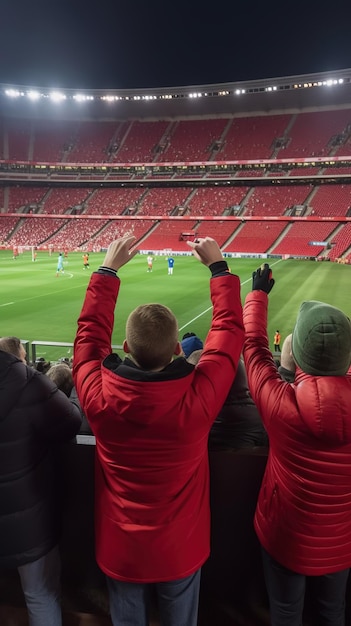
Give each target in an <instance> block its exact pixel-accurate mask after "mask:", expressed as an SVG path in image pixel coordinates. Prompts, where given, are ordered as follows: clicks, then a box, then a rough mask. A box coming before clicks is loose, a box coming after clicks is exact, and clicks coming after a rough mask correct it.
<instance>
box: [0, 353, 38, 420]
mask: <svg viewBox="0 0 351 626" xmlns="http://www.w3.org/2000/svg"><path fill="white" fill-rule="evenodd" d="M34 375H35V370H32V369H31V368H30V367H28V365H25V363H23V362H22V361H20V359H18V358H17V357H15V356H14V355H13V354H9V353H8V352H3V350H0V421H1V420H4V419H5V418H6V417H7V416H8V414H9V413H10V411H11V410H12V408H13V407H14V406H15V405H16V404H18V398H19V396H20V395H21V393H22V391H23V389H24V388H25V387H26V386H27V384H28V381H29V380H30V379H31V378H32V377H33V376H34Z"/></svg>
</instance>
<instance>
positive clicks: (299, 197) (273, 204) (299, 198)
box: [245, 185, 313, 217]
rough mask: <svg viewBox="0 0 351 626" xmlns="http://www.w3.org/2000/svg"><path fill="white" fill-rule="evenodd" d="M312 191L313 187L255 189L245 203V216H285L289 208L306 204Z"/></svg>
mask: <svg viewBox="0 0 351 626" xmlns="http://www.w3.org/2000/svg"><path fill="white" fill-rule="evenodd" d="M312 189H313V187H312V185H297V186H296V187H289V186H286V185H284V186H281V187H273V186H272V187H254V188H253V191H252V193H251V194H249V197H248V199H247V201H246V202H245V215H254V216H256V217H257V216H260V215H262V216H264V215H265V216H278V215H284V213H285V211H286V209H287V208H288V207H292V206H294V205H296V204H304V202H305V200H306V198H307V197H308V195H309V193H310V192H311V191H312Z"/></svg>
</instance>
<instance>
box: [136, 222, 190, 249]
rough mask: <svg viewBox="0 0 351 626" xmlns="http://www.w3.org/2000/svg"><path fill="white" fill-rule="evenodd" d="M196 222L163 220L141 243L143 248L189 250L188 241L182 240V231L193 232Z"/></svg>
mask: <svg viewBox="0 0 351 626" xmlns="http://www.w3.org/2000/svg"><path fill="white" fill-rule="evenodd" d="M193 229H194V222H188V221H187V222H185V223H184V221H183V220H162V221H160V222H159V224H158V226H157V227H156V228H155V229H154V230H153V232H152V233H151V234H150V235H149V236H148V237H147V238H146V239H145V240H144V241H143V242H142V243H141V244H140V245H139V247H140V248H141V249H142V250H178V251H180V252H181V251H185V250H187V251H188V252H189V250H190V248H189V246H188V245H187V243H186V241H180V237H181V234H182V232H184V231H186V232H191V231H192V230H193Z"/></svg>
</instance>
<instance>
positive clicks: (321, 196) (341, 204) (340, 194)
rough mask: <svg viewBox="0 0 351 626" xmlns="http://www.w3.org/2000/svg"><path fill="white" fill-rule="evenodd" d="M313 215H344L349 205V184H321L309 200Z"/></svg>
mask: <svg viewBox="0 0 351 626" xmlns="http://www.w3.org/2000/svg"><path fill="white" fill-rule="evenodd" d="M309 204H310V206H311V207H312V209H313V213H314V215H321V216H326V217H329V216H330V217H337V216H345V215H346V213H347V211H348V209H349V208H350V207H351V186H350V185H321V186H320V187H318V189H317V191H316V193H315V194H314V195H313V197H312V198H311V201H310V203H309Z"/></svg>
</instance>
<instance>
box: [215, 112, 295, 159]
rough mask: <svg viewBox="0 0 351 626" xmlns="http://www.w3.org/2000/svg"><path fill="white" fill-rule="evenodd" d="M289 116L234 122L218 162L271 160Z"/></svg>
mask: <svg viewBox="0 0 351 626" xmlns="http://www.w3.org/2000/svg"><path fill="white" fill-rule="evenodd" d="M290 117H291V116H289V115H286V114H284V115H270V116H260V117H237V118H235V119H234V120H233V122H232V124H231V126H230V128H229V130H228V132H227V134H226V136H225V141H224V147H223V149H222V150H221V151H220V152H219V153H218V156H217V160H218V161H236V160H242V159H246V160H251V159H269V158H271V157H272V155H273V152H274V140H275V139H277V138H278V137H282V136H283V134H284V131H285V129H286V127H287V124H288V122H289V120H290Z"/></svg>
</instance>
